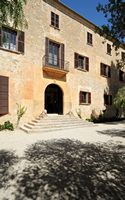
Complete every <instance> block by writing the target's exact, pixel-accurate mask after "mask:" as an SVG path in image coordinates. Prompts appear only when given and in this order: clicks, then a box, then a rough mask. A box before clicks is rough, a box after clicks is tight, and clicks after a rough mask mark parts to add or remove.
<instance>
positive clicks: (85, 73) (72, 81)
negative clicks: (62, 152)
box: [0, 0, 125, 122]
mask: <svg viewBox="0 0 125 200" xmlns="http://www.w3.org/2000/svg"><path fill="white" fill-rule="evenodd" d="M25 15H26V18H27V21H28V29H25V30H23V31H19V30H13V29H12V28H10V27H6V26H2V27H1V29H0V116H1V117H0V122H1V121H5V120H6V119H10V120H13V121H14V120H15V119H16V111H17V105H16V104H17V103H18V104H21V105H24V106H26V107H27V112H26V114H25V116H24V118H23V120H25V121H29V120H31V119H32V118H33V117H35V116H38V115H39V114H40V113H41V112H42V111H43V110H44V109H46V110H47V112H48V113H58V114H66V113H68V112H70V111H72V112H73V113H74V115H77V114H80V115H81V116H82V117H83V118H84V119H86V118H90V116H91V114H92V113H96V114H98V115H99V114H100V113H105V115H107V116H108V117H111V116H114V115H115V109H114V108H113V105H112V100H113V97H114V95H115V93H116V92H117V90H118V88H119V87H121V86H123V85H124V84H125V76H124V72H123V71H121V70H118V69H117V68H116V60H117V59H120V58H121V56H122V58H124V56H125V50H124V49H122V48H121V49H119V50H118V52H116V51H115V49H114V47H112V41H111V40H107V39H105V38H104V37H102V36H100V35H99V34H98V33H97V26H96V25H94V24H93V23H91V22H90V21H88V20H87V19H85V18H84V17H82V16H80V15H79V14H78V13H76V12H74V11H73V10H71V9H70V8H68V7H66V6H65V5H63V4H62V3H61V2H60V1H58V0H37V1H35V0H30V1H28V4H27V6H26V8H25Z"/></svg>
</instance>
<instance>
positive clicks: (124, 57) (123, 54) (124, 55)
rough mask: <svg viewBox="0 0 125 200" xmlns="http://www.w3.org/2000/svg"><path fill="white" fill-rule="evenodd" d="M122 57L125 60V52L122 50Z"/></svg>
mask: <svg viewBox="0 0 125 200" xmlns="http://www.w3.org/2000/svg"><path fill="white" fill-rule="evenodd" d="M121 59H122V60H123V61H125V52H121Z"/></svg>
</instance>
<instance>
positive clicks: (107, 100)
mask: <svg viewBox="0 0 125 200" xmlns="http://www.w3.org/2000/svg"><path fill="white" fill-rule="evenodd" d="M104 105H106V106H111V105H112V95H108V94H104Z"/></svg>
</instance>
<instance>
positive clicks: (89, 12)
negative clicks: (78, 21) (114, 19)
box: [61, 0, 108, 27]
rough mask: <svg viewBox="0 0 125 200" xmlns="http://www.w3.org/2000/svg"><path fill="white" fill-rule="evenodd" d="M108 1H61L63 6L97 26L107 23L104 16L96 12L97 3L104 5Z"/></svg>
mask: <svg viewBox="0 0 125 200" xmlns="http://www.w3.org/2000/svg"><path fill="white" fill-rule="evenodd" d="M107 1H108V0H61V2H62V3H63V4H65V5H66V6H68V7H70V8H71V9H73V10H74V11H76V12H77V13H79V14H80V15H82V16H83V17H85V18H86V19H88V20H89V21H91V22H93V23H94V24H95V25H97V26H99V27H100V26H102V25H103V24H105V23H107V21H106V19H105V17H104V15H103V14H102V13H101V12H99V13H98V12H97V11H96V6H97V5H98V3H101V4H103V5H105V4H106V3H107Z"/></svg>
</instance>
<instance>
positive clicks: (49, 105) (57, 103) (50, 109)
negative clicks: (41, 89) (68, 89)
mask: <svg viewBox="0 0 125 200" xmlns="http://www.w3.org/2000/svg"><path fill="white" fill-rule="evenodd" d="M45 109H46V110H47V113H57V114H63V93H62V90H61V88H60V87H59V86H58V85H56V84H50V85H48V86H47V88H46V90H45Z"/></svg>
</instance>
